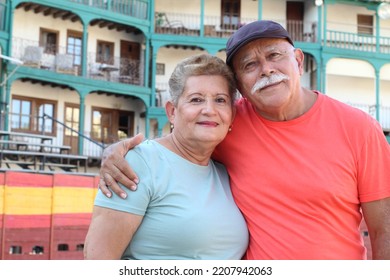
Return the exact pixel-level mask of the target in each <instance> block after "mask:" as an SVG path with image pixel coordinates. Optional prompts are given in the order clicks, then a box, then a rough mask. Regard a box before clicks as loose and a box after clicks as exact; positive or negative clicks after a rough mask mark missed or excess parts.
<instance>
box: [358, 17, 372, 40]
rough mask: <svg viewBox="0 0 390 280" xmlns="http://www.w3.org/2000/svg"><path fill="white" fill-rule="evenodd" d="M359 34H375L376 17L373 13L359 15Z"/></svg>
mask: <svg viewBox="0 0 390 280" xmlns="http://www.w3.org/2000/svg"><path fill="white" fill-rule="evenodd" d="M357 22H358V26H357V28H358V34H365V35H373V34H374V17H373V16H371V15H358V16H357Z"/></svg>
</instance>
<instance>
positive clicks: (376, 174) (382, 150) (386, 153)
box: [358, 120, 390, 202]
mask: <svg viewBox="0 0 390 280" xmlns="http://www.w3.org/2000/svg"><path fill="white" fill-rule="evenodd" d="M369 132H370V133H368V137H367V141H366V142H365V144H364V146H363V148H362V150H361V153H360V157H359V160H358V188H359V198H360V201H361V202H369V201H373V200H379V199H383V198H386V197H390V183H389V182H390V172H389V168H390V145H389V143H388V142H387V140H386V137H384V135H383V132H382V129H381V127H380V125H379V123H377V121H376V120H373V126H372V129H370V131H369Z"/></svg>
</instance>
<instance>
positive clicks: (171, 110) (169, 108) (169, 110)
mask: <svg viewBox="0 0 390 280" xmlns="http://www.w3.org/2000/svg"><path fill="white" fill-rule="evenodd" d="M165 113H166V114H167V117H168V120H169V122H170V123H171V124H173V123H174V122H175V113H176V108H175V105H173V102H172V101H168V102H167V103H165Z"/></svg>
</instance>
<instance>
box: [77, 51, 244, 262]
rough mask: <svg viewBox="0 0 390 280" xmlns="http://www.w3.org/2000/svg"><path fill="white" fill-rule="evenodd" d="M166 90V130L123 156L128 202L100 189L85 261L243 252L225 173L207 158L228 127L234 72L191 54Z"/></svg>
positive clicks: (239, 220)
mask: <svg viewBox="0 0 390 280" xmlns="http://www.w3.org/2000/svg"><path fill="white" fill-rule="evenodd" d="M169 87H170V93H171V101H169V102H167V104H166V106H165V109H166V114H167V116H168V119H169V121H170V123H171V127H172V128H173V130H172V133H170V134H169V135H167V136H166V137H163V138H159V139H155V140H148V141H145V142H143V143H142V144H141V145H138V146H137V147H136V148H134V149H133V150H131V151H129V152H128V154H127V155H126V160H127V161H128V162H131V163H132V166H133V167H134V171H135V172H136V173H137V174H138V175H139V177H140V178H142V181H141V182H140V183H139V188H138V190H137V191H136V192H134V193H132V194H131V195H129V196H128V198H127V199H126V200H123V199H121V198H119V197H115V196H114V197H112V198H107V197H106V196H104V195H103V193H101V192H100V191H99V193H98V194H97V197H96V200H95V207H94V210H93V216H92V221H91V225H90V228H89V231H88V234H87V237H86V242H85V249H84V255H85V258H86V259H241V257H242V256H243V254H244V253H245V251H246V248H247V245H248V231H247V227H246V223H245V220H244V218H243V217H242V215H241V213H240V211H239V210H238V208H237V206H236V205H235V203H234V201H233V198H232V195H231V192H230V186H229V177H228V174H227V172H226V170H225V168H224V166H222V165H221V164H219V163H217V162H214V161H213V160H211V158H210V157H211V154H212V153H213V151H214V148H215V147H216V146H217V145H218V144H219V143H220V142H221V141H222V140H223V139H224V138H225V136H226V134H227V133H228V131H230V130H231V124H232V122H233V117H234V106H233V103H234V99H235V95H236V85H235V82H234V77H233V74H232V72H231V71H230V69H229V68H228V66H227V65H226V64H225V63H224V61H222V60H221V59H219V58H217V57H214V56H211V55H207V54H202V55H196V56H193V57H190V58H187V59H185V60H183V61H182V62H180V63H179V64H178V65H177V66H176V68H175V70H174V71H173V73H172V76H171V78H170V80H169Z"/></svg>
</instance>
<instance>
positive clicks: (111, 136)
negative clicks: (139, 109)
mask: <svg viewBox="0 0 390 280" xmlns="http://www.w3.org/2000/svg"><path fill="white" fill-rule="evenodd" d="M133 130H134V112H128V111H119V110H115V109H104V108H92V131H91V138H92V139H94V140H96V141H99V142H102V143H105V144H109V143H113V142H116V141H118V140H119V139H123V138H128V137H130V136H132V135H133Z"/></svg>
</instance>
